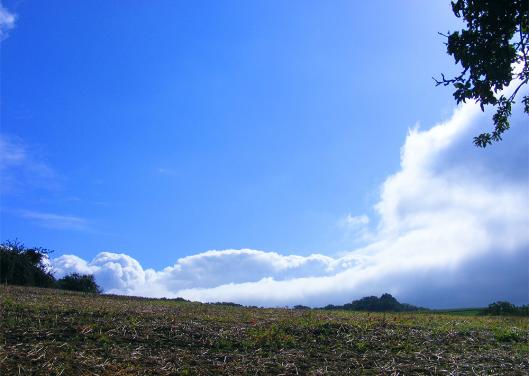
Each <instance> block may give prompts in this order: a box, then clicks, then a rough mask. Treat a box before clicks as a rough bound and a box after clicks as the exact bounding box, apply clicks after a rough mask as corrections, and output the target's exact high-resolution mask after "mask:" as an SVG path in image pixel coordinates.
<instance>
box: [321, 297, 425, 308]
mask: <svg viewBox="0 0 529 376" xmlns="http://www.w3.org/2000/svg"><path fill="white" fill-rule="evenodd" d="M324 309H343V310H349V311H369V312H411V311H419V310H425V308H420V307H416V306H413V305H411V304H405V303H399V301H398V300H397V299H395V298H394V297H393V296H391V295H390V294H383V295H382V296H381V297H380V298H377V297H376V296H366V297H364V298H362V299H360V300H353V301H352V302H351V303H347V304H344V305H342V306H335V305H332V304H331V305H328V306H326V307H324Z"/></svg>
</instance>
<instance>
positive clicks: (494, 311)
mask: <svg viewBox="0 0 529 376" xmlns="http://www.w3.org/2000/svg"><path fill="white" fill-rule="evenodd" d="M480 314H481V315H488V316H526V317H529V305H521V306H518V307H517V306H515V305H514V304H512V303H510V302H504V301H499V302H495V303H492V304H489V306H488V307H487V308H485V309H483V310H482V311H481V312H480Z"/></svg>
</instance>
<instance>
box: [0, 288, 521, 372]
mask: <svg viewBox="0 0 529 376" xmlns="http://www.w3.org/2000/svg"><path fill="white" fill-rule="evenodd" d="M0 304H1V307H0V315H1V316H0V374H2V375H18V374H21V375H26V374H36V375H61V374H62V375H88V374H97V375H137V374H140V375H144V374H145V375H147V374H148V375H152V374H156V375H218V374H222V375H244V374H251V375H267V374H272V375H323V374H336V375H343V374H362V375H380V374H388V375H393V374H394V375H397V374H401V375H402V374H405V375H410V374H442V375H444V374H447V375H449V374H452V375H456V374H457V375H467V374H468V375H475V374H477V375H484V374H487V375H490V374H497V375H527V374H529V344H528V340H529V336H528V319H527V318H520V317H518V318H515V317H512V318H511V317H479V316H476V317H471V316H457V315H442V314H428V313H412V314H407V313H400V314H372V313H371V314H370V313H357V312H343V311H321V310H290V309H255V308H239V307H230V306H219V305H206V304H200V303H188V302H181V301H174V300H163V299H162V300H159V299H138V298H129V297H116V296H105V295H90V294H81V293H73V292H65V291H58V290H51V289H37V288H23V287H12V286H2V287H0Z"/></svg>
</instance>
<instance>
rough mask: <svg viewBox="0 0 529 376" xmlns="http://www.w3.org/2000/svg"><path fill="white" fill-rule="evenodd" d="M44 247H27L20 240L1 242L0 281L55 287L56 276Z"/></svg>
mask: <svg viewBox="0 0 529 376" xmlns="http://www.w3.org/2000/svg"><path fill="white" fill-rule="evenodd" d="M48 253H50V252H49V251H48V250H46V249H44V248H26V247H25V246H24V245H23V244H22V243H20V242H18V241H16V240H15V241H7V242H4V243H2V244H0V281H1V282H2V283H8V284H13V285H22V286H37V287H53V286H54V284H55V278H54V277H53V275H52V274H51V271H50V270H49V268H48V267H47V265H46V257H47V254H48Z"/></svg>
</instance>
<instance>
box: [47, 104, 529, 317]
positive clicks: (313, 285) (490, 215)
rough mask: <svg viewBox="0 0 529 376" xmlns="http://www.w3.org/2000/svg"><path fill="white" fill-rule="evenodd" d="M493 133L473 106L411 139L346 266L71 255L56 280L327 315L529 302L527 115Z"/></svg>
mask: <svg viewBox="0 0 529 376" xmlns="http://www.w3.org/2000/svg"><path fill="white" fill-rule="evenodd" d="M489 123H490V113H485V114H483V113H482V112H481V111H480V110H479V107H478V106H476V105H475V104H471V103H468V104H465V105H463V106H461V107H460V108H459V109H457V110H456V111H455V112H454V114H453V115H452V116H451V118H450V119H448V120H447V121H446V122H443V123H441V124H438V125H435V126H434V127H432V128H430V129H428V130H425V131H421V130H419V129H414V130H411V131H410V132H409V134H408V136H407V138H406V141H405V144H404V145H403V147H402V150H401V168H400V170H399V171H397V172H396V173H395V174H394V175H392V176H389V177H388V178H387V179H386V180H385V182H384V183H383V184H382V186H381V189H380V199H379V202H378V203H377V204H376V206H375V209H376V212H377V214H378V216H379V218H378V226H377V227H376V230H375V231H374V232H373V233H372V234H369V237H368V239H369V240H370V244H368V245H366V246H364V247H362V248H360V249H356V250H353V251H350V252H347V253H346V254H345V255H343V256H341V257H329V256H325V255H317V254H316V255H311V256H292V255H290V256H288V255H281V254H278V253H275V252H264V251H256V250H248V249H245V250H224V251H208V252H204V253H201V254H197V255H193V256H188V257H184V258H181V259H179V260H177V262H176V263H175V265H173V266H169V267H167V268H165V269H163V270H158V271H156V270H152V269H147V270H144V269H143V268H142V267H141V265H140V264H139V263H138V262H137V261H136V260H134V259H133V258H131V257H130V256H127V255H125V254H115V253H109V252H103V253H100V254H99V255H97V256H96V257H95V258H94V259H93V260H92V261H90V262H87V261H85V260H82V259H80V258H78V257H76V256H72V255H65V256H61V257H59V258H57V259H55V260H53V261H52V263H53V267H54V269H55V270H56V273H57V274H58V275H62V274H64V273H68V272H72V271H76V272H90V273H93V274H95V276H96V279H97V281H98V282H99V283H100V284H102V286H103V288H104V289H105V290H106V291H107V292H112V293H124V294H138V295H146V296H167V297H174V296H182V297H185V298H188V299H194V300H201V301H234V302H240V303H245V304H256V305H267V306H277V305H292V304H309V305H324V304H328V303H344V302H346V301H349V300H351V299H353V298H358V297H361V296H364V295H367V294H381V293H383V292H390V293H393V294H395V295H397V297H398V298H399V299H402V300H405V301H408V302H411V303H415V304H421V305H427V306H432V307H442V306H444V307H446V306H461V305H466V306H469V305H483V304H487V303H489V302H490V301H492V300H495V299H508V300H511V301H513V302H516V303H525V302H527V301H528V294H529V286H528V283H529V282H528V281H529V279H528V278H529V264H528V252H529V231H528V229H529V171H528V168H529V142H528V141H529V140H528V137H527V117H526V115H523V114H522V113H521V110H520V108H519V107H515V108H514V110H513V119H512V124H511V127H512V128H511V130H509V132H507V133H506V136H505V140H504V141H503V142H501V143H499V144H496V145H493V146H492V147H489V148H487V149H485V150H479V149H476V148H475V147H473V146H472V143H471V140H472V136H474V135H476V134H478V133H480V131H481V129H482V126H483V125H485V124H489ZM359 214H361V213H359ZM358 218H364V217H362V216H360V217H358ZM363 222H365V223H367V222H368V220H367V218H366V219H364V220H363Z"/></svg>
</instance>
